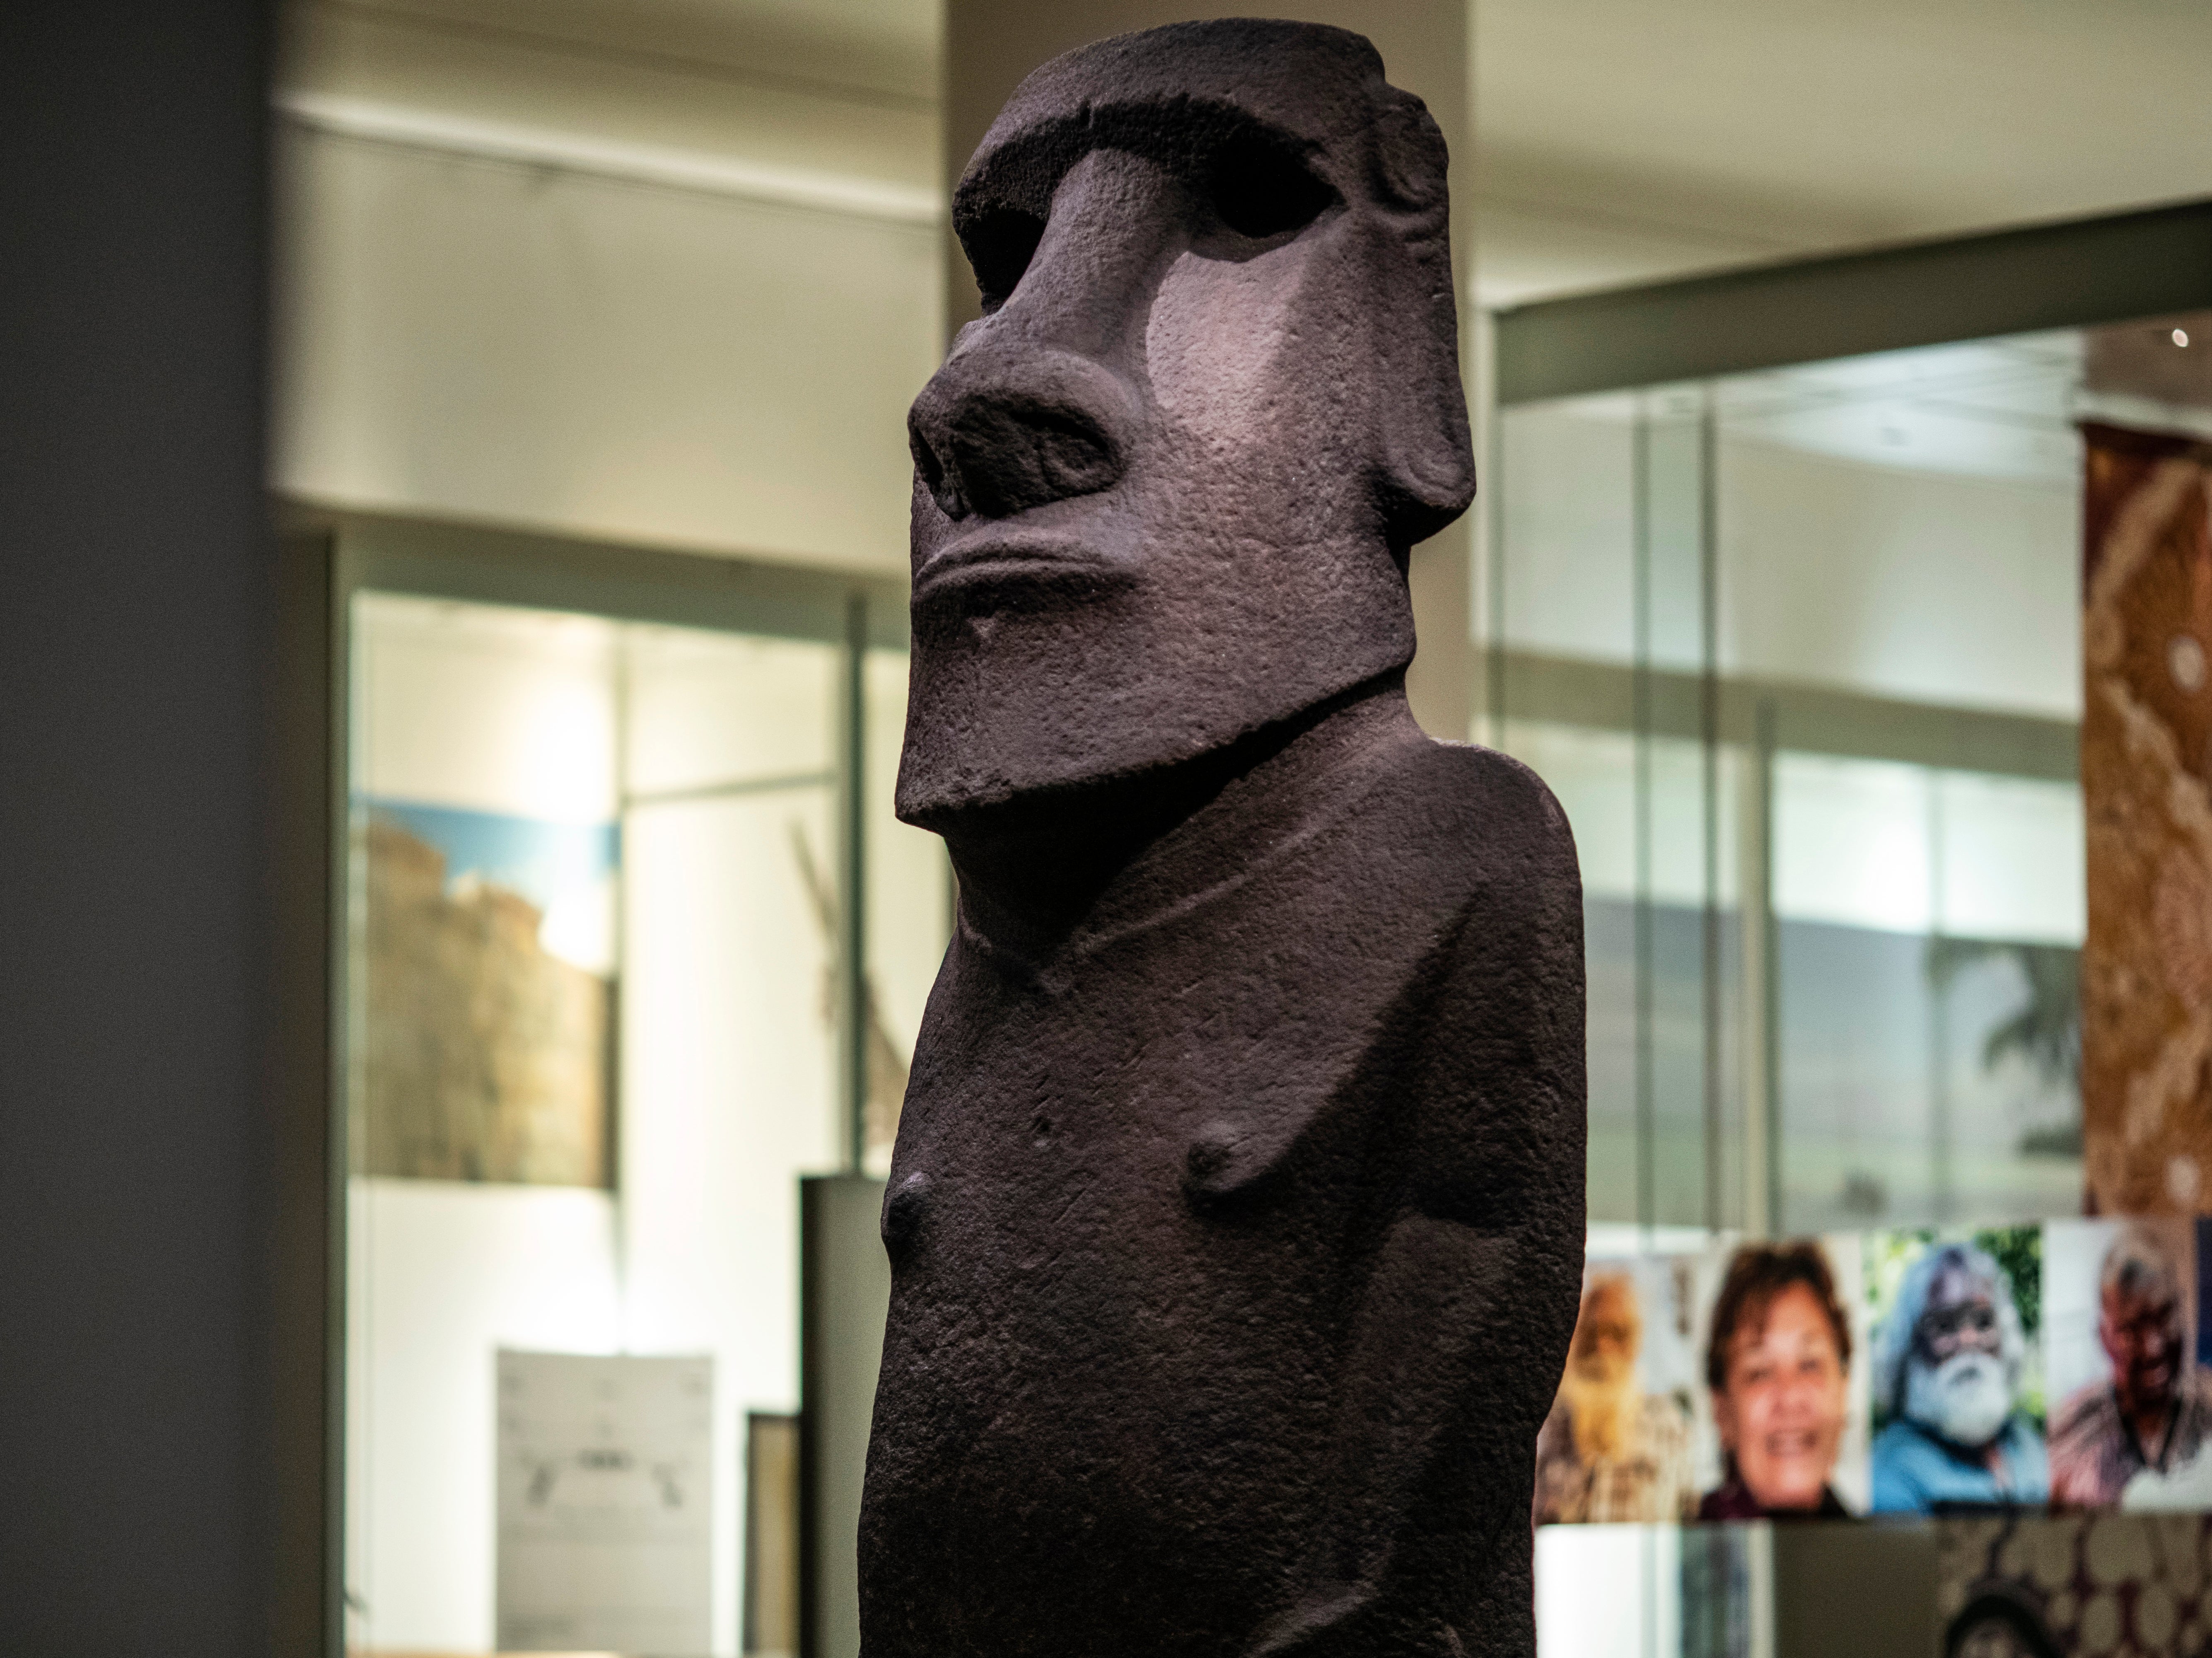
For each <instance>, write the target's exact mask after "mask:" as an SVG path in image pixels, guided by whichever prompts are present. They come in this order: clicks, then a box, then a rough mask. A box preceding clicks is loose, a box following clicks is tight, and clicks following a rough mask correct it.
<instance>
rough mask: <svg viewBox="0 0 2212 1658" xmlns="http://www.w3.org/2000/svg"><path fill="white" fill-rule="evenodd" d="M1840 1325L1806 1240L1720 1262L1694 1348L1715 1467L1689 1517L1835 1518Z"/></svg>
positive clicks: (1841, 1409)
mask: <svg viewBox="0 0 2212 1658" xmlns="http://www.w3.org/2000/svg"><path fill="white" fill-rule="evenodd" d="M1850 1371H1851V1327H1850V1318H1849V1316H1848V1315H1846V1314H1845V1313H1844V1307H1843V1303H1842V1301H1841V1299H1840V1298H1839V1297H1838V1296H1837V1294H1836V1279H1835V1274H1834V1272H1832V1270H1831V1268H1830V1266H1829V1265H1828V1258H1827V1255H1826V1253H1825V1252H1824V1251H1823V1250H1822V1249H1821V1248H1820V1245H1819V1244H1818V1243H1817V1242H1814V1241H1813V1240H1812V1239H1810V1238H1805V1239H1800V1240H1798V1241H1797V1242H1792V1243H1771V1244H1770V1243H1754V1244H1747V1245H1745V1246H1744V1247H1743V1248H1741V1249H1738V1250H1737V1251H1736V1252H1735V1255H1734V1256H1733V1257H1731V1258H1730V1260H1729V1268H1728V1276H1727V1278H1725V1279H1723V1282H1722V1284H1721V1291H1720V1295H1719V1297H1717V1299H1716V1300H1715V1302H1714V1303H1713V1318H1712V1328H1711V1333H1710V1334H1709V1335H1708V1337H1707V1339H1706V1344H1705V1386H1706V1388H1708V1390H1709V1392H1710V1396H1711V1400H1712V1407H1713V1425H1714V1427H1715V1428H1716V1429H1717V1430H1718V1431H1719V1434H1720V1440H1721V1449H1722V1453H1723V1456H1724V1458H1725V1459H1726V1465H1725V1468H1724V1472H1723V1478H1722V1480H1721V1483H1720V1485H1718V1486H1717V1488H1715V1489H1714V1490H1712V1491H1708V1492H1706V1493H1705V1498H1704V1500H1703V1501H1702V1502H1700V1503H1699V1505H1698V1518H1699V1519H1700V1520H1761V1519H1766V1518H1769V1517H1771V1516H1774V1515H1814V1516H1815V1517H1818V1518H1821V1519H1842V1518H1843V1517H1844V1516H1845V1515H1847V1514H1848V1513H1849V1512H1850V1510H1849V1509H1845V1508H1844V1504H1843V1502H1842V1499H1840V1498H1839V1497H1837V1495H1836V1493H1835V1489H1834V1487H1833V1486H1832V1485H1831V1484H1830V1483H1829V1482H1830V1481H1831V1480H1832V1479H1833V1478H1834V1475H1835V1472H1836V1462H1837V1459H1838V1456H1839V1455H1841V1454H1842V1450H1843V1443H1844V1431H1845V1430H1846V1429H1847V1428H1848V1427H1849V1426H1850Z"/></svg>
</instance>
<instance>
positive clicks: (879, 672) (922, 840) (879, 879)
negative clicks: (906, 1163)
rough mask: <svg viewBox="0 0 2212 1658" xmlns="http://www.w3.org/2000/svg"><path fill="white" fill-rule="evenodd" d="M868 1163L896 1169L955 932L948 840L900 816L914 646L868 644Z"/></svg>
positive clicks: (874, 1169) (876, 1169) (873, 1169)
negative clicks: (931, 1008) (894, 1151)
mask: <svg viewBox="0 0 2212 1658" xmlns="http://www.w3.org/2000/svg"><path fill="white" fill-rule="evenodd" d="M866 675H867V677H866V694H867V705H868V710H867V734H866V765H867V795H866V811H867V882H868V913H867V928H868V975H869V988H870V1002H871V1005H872V1024H871V1029H870V1034H869V1062H868V1071H869V1076H868V1092H869V1102H868V1104H869V1133H868V1156H867V1163H868V1171H869V1172H870V1173H871V1174H875V1175H883V1174H887V1173H889V1172H890V1149H891V1139H892V1137H893V1135H894V1134H895V1133H896V1129H897V1123H898V1107H899V1105H900V1103H901V1102H902V1100H903V1099H904V1097H905V1094H906V1076H907V1067H908V1066H909V1065H910V1064H911V1063H912V1062H913V1060H914V1044H915V1037H916V1036H917V1035H919V1034H920V1032H921V1014H922V1009H923V1008H924V1006H925V1005H927V1003H928V1000H929V989H930V987H931V986H932V985H933V984H934V983H936V981H937V969H938V966H939V963H942V962H943V961H944V959H945V943H946V941H947V940H948V939H949V938H951V915H952V908H951V904H952V870H951V865H950V863H948V862H947V860H946V859H945V843H944V842H943V841H940V840H939V839H938V838H937V837H936V836H935V835H931V834H929V833H927V831H925V830H922V829H914V828H911V827H909V826H908V825H907V824H905V823H900V822H899V821H898V818H897V817H896V814H895V812H894V811H893V802H894V800H895V799H896V793H897V786H898V762H899V750H900V748H901V747H902V745H903V744H904V743H905V740H906V680H907V653H905V652H904V651H886V650H873V651H870V652H869V653H868V656H867V665H866Z"/></svg>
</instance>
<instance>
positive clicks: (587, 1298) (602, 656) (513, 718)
mask: <svg viewBox="0 0 2212 1658" xmlns="http://www.w3.org/2000/svg"><path fill="white" fill-rule="evenodd" d="M839 661H840V653H839V651H838V650H837V648H836V647H832V646H829V645H826V644H818V643H810V642H800V641H785V640H769V639H761V638H753V637H748V636H743V635H730V634H719V633H708V632H704V631H699V630H694V629H672V628H658V627H643V626H637V625H632V624H625V623H615V622H611V621H607V620H604V619H600V618H595V617H587V616H567V615H556V614H551V613H547V612H544V611H532V610H518V609H514V608H511V607H505V606H498V605H490V604H457V603H447V602H443V601H432V600H426V599H419V598H405V597H400V596H396V595H390V594H380V593H365V594H362V595H360V596H358V597H357V598H356V600H355V602H354V606H353V630H352V662H353V671H354V687H353V705H352V706H353V722H354V731H353V741H352V744H351V752H352V755H353V756H354V760H353V763H354V767H355V770H354V774H353V777H352V779H351V787H352V796H353V808H354V809H353V820H354V847H355V855H354V859H353V866H352V882H351V897H350V902H349V918H348V920H349V940H350V944H351V953H350V964H349V981H348V982H349V1032H350V1041H349V1054H350V1061H349V1063H350V1066H351V1075H350V1090H349V1098H350V1102H351V1110H352V1122H353V1133H352V1149H353V1156H352V1164H351V1166H352V1170H353V1172H352V1174H351V1175H350V1176H349V1183H348V1195H349V1259H348V1280H349V1281H348V1291H349V1313H348V1318H349V1350H348V1387H349V1394H348V1400H347V1418H346V1450H347V1477H348V1491H347V1544H346V1582H347V1588H348V1594H349V1631H348V1634H349V1646H350V1647H351V1648H352V1649H356V1650H359V1651H362V1652H403V1651H416V1652H421V1651H435V1652H442V1653H469V1652H488V1651H490V1650H492V1649H494V1647H495V1643H501V1642H502V1641H504V1642H505V1643H507V1644H508V1645H511V1646H517V1647H520V1646H525V1645H528V1646H541V1647H542V1646H545V1645H549V1644H551V1645H567V1646H570V1647H603V1648H609V1649H629V1650H670V1649H678V1648H680V1649H688V1650H699V1649H702V1648H703V1649H711V1650H712V1651H714V1652H716V1653H734V1652H736V1651H737V1650H738V1631H739V1619H740V1606H739V1604H738V1602H739V1597H740V1581H739V1580H740V1573H741V1567H742V1563H743V1562H744V1559H745V1558H746V1551H745V1539H744V1526H745V1519H744V1516H745V1515H746V1513H747V1511H748V1508H749V1503H748V1487H747V1467H746V1463H745V1461H744V1456H745V1451H744V1447H745V1443H746V1439H747V1435H746V1431H745V1426H746V1424H747V1422H748V1419H749V1418H755V1419H758V1420H768V1419H781V1418H787V1417H788V1416H789V1415H790V1414H791V1413H792V1412H794V1411H795V1410H796V1409H797V1406H798V1391H799V1374H798V1373H799V1357H798V1351H797V1341H798V1309H797V1305H796V1296H797V1285H798V1278H799V1273H798V1262H797V1259H796V1249H797V1238H798V1230H799V1229H798V1216H797V1178H798V1176H799V1175H800V1174H801V1173H805V1172H814V1171H818V1170H824V1169H835V1168H837V1167H839V1166H841V1165H842V1162H843V1158H844V1155H845V1145H844V1141H843V1136H842V1126H841V1121H840V1118H839V1114H838V1113H837V1111H836V1108H835V1103H834V1101H835V1093H836V1090H835V1086H834V1070H833V1064H832V1058H833V1044H832V1030H831V1018H832V1014H833V1010H834V1005H835V998H834V995H833V981H832V978H831V962H832V957H833V936H834V932H835V916H836V908H837V904H838V902H839V898H838V894H837V890H836V872H837V870H838V868H839V859H838V847H837V844H836V829H835V821H834V813H833V801H834V798H835V793H836V772H837V767H838V764H839V759H840V756H839V749H838V744H837V740H836V735H837V732H838V730H839V724H838V719H837V714H836V703H837V698H836V687H837V684H838V665H839ZM502 1353H504V1354H505V1355H506V1357H505V1358H504V1359H502V1358H501V1355H502ZM521 1354H532V1355H536V1354H550V1355H601V1356H614V1355H634V1356H662V1357H664V1358H665V1360H666V1361H669V1362H665V1363H660V1364H659V1365H658V1366H657V1367H655V1366H638V1367H634V1368H633V1369H631V1370H621V1369H619V1368H610V1366H609V1365H608V1364H607V1363H602V1364H601V1365H600V1366H599V1369H597V1370H592V1369H590V1368H588V1367H579V1366H578V1365H577V1364H575V1363H574V1362H571V1363H569V1364H568V1367H567V1368H566V1369H563V1368H562V1363H561V1361H560V1360H559V1359H557V1358H556V1359H554V1360H551V1361H543V1360H538V1359H536V1358H519V1357H518V1355H521ZM678 1360H681V1361H684V1362H682V1363H675V1362H674V1361H678ZM702 1361H703V1362H702ZM571 1395H573V1397H572V1396H571ZM625 1400H630V1401H632V1402H629V1403H626V1402H625ZM687 1401H690V1402H687ZM633 1411H635V1412H648V1413H649V1412H656V1411H657V1412H659V1416H658V1417H656V1418H653V1420H654V1421H659V1422H661V1423H662V1424H664V1427H665V1431H666V1433H673V1434H675V1435H676V1436H677V1439H678V1440H681V1441H682V1442H683V1443H682V1445H681V1446H679V1447H678V1448H677V1449H675V1450H671V1452H669V1454H668V1455H666V1456H664V1457H661V1458H660V1459H659V1461H653V1460H652V1459H641V1458H640V1457H638V1456H636V1455H633V1454H632V1453H631V1451H630V1450H629V1449H627V1448H625V1447H627V1446H629V1445H630V1443H631V1440H630V1439H628V1438H625V1437H624V1436H625V1435H633V1436H634V1435H635V1434H641V1433H642V1434H647V1436H649V1435H650V1434H651V1433H652V1432H653V1431H658V1430H654V1429H653V1428H652V1427H651V1426H650V1424H647V1425H645V1426H640V1425H639V1424H641V1423H645V1422H646V1417H645V1416H642V1415H641V1416H637V1417H636V1418H635V1420H633V1419H632V1417H631V1416H629V1415H625V1414H624V1412H633ZM564 1412H565V1413H566V1414H564ZM670 1412H678V1413H679V1414H681V1413H683V1412H689V1413H690V1414H688V1415H684V1416H683V1418H682V1420H681V1421H678V1418H677V1417H676V1416H671V1415H670ZM571 1418H574V1419H573V1421H572V1420H571ZM548 1424H551V1425H550V1426H549V1425H548ZM562 1424H568V1425H566V1426H563V1425H562ZM563 1434H568V1435H570V1436H572V1438H573V1437H574V1436H582V1439H581V1441H579V1442H590V1443H599V1441H595V1440H592V1436H593V1435H595V1434H596V1435H599V1436H600V1438H601V1439H602V1440H604V1443H603V1444H601V1446H600V1448H599V1450H598V1451H596V1452H594V1451H591V1450H590V1448H589V1444H588V1443H587V1444H586V1448H585V1449H584V1450H577V1449H576V1448H575V1447H574V1445H573V1444H570V1443H569V1442H568V1440H564V1439H562V1435H563ZM532 1435H535V1436H537V1437H536V1438H534V1439H533V1438H531V1437H530V1436H532ZM549 1435H550V1438H548V1437H547V1436H549ZM664 1437H665V1434H664ZM755 1437H758V1436H757V1435H756V1436H755ZM669 1442H670V1443H671V1444H674V1443H675V1441H673V1440H671V1441H669ZM518 1445H520V1446H521V1449H520V1450H518V1449H517V1446H518ZM548 1445H552V1446H555V1447H556V1449H555V1450H548V1449H546V1447H547V1446H548ZM562 1445H567V1446H568V1448H567V1449H565V1450H564V1449H559V1447H560V1446H562ZM684 1447H690V1448H684ZM519 1455H520V1456H522V1457H524V1458H525V1459H526V1466H523V1467H521V1468H520V1473H517V1464H516V1461H515V1459H516V1457H517V1456H519ZM532 1457H534V1458H536V1459H537V1460H536V1461H527V1459H529V1458H532ZM625 1458H627V1459H628V1460H624V1459H625ZM686 1458H690V1459H691V1461H686V1460H685V1459H686ZM502 1459H504V1461H505V1467H504V1468H503V1469H502ZM693 1462H696V1467H694V1466H693V1465H692V1464H693ZM648 1463H649V1464H650V1466H648ZM769 1473H771V1474H773V1473H774V1470H769ZM495 1474H496V1476H497V1477H496V1478H495ZM509 1475H513V1476H514V1477H513V1478H509V1477H508V1476H509ZM564 1481H565V1482H568V1485H567V1487H566V1488H565V1489H570V1490H580V1489H582V1485H580V1483H579V1482H592V1481H596V1482H598V1483H597V1484H596V1485H592V1491H593V1492H594V1493H595V1495H594V1496H593V1497H592V1499H591V1501H592V1503H593V1504H595V1505H596V1509H595V1512H596V1515H597V1516H598V1517H597V1518H596V1519H594V1520H592V1521H591V1522H590V1523H591V1524H592V1525H595V1526H600V1527H609V1526H611V1527H615V1528H616V1530H617V1531H621V1528H622V1527H630V1530H629V1531H626V1532H623V1533H622V1537H623V1539H627V1540H628V1542H625V1543H622V1544H621V1546H629V1545H630V1544H635V1546H637V1547H638V1548H641V1549H646V1552H645V1553H641V1554H638V1555H636V1556H635V1558H637V1559H639V1560H644V1559H646V1558H657V1559H659V1560H660V1561H661V1562H662V1564H661V1565H660V1566H659V1567H656V1568H654V1569H653V1571H655V1572H658V1573H659V1576H657V1577H653V1594H652V1596H648V1597H647V1599H648V1600H651V1604H649V1605H641V1606H639V1607H636V1608H633V1612H634V1613H635V1616H634V1617H633V1618H632V1621H631V1622H630V1623H629V1625H623V1624H622V1623H621V1622H620V1621H619V1620H616V1621H613V1622H610V1621H608V1620H607V1619H605V1618H600V1619H599V1620H598V1621H596V1622H594V1621H593V1620H592V1616H586V1615H585V1614H582V1613H576V1612H569V1611H563V1610H562V1606H563V1604H564V1603H563V1600H562V1596H563V1594H564V1593H568V1594H569V1599H570V1600H574V1599H575V1597H574V1594H573V1593H569V1592H570V1590H571V1589H572V1588H573V1585H571V1584H569V1583H567V1582H563V1573H562V1571H561V1570H558V1569H556V1568H549V1566H548V1564H547V1563H548V1562H549V1561H556V1562H557V1561H559V1560H571V1561H573V1562H574V1567H573V1570H572V1571H571V1572H570V1573H569V1574H568V1576H573V1577H574V1578H575V1579H576V1580H577V1581H579V1582H580V1581H581V1579H582V1577H583V1576H588V1574H589V1571H590V1570H599V1569H602V1567H603V1564H604V1559H605V1558H607V1557H605V1556H604V1555H602V1556H598V1557H593V1556H590V1555H588V1553H572V1554H563V1553H562V1552H561V1551H562V1549H564V1548H568V1547H570V1546H572V1545H573V1544H574V1537H571V1536H568V1535H566V1534H563V1533H561V1531H560V1527H562V1526H565V1525H574V1524H576V1523H580V1522H578V1521H576V1519H575V1514H574V1511H572V1510H569V1509H561V1510H560V1511H559V1512H560V1515H562V1516H565V1517H555V1518H546V1517H544V1516H538V1517H535V1518H533V1517H532V1515H528V1514H524V1515H522V1517H521V1520H520V1521H518V1518H517V1516H518V1514H520V1512H521V1509H522V1508H523V1507H525V1506H526V1505H527V1504H529V1503H540V1502H541V1499H544V1494H545V1492H546V1491H551V1490H559V1489H564V1487H563V1485H562V1482H564ZM777 1489H778V1490H781V1485H778V1486H777ZM533 1492H534V1493H536V1495H532V1493H533ZM502 1494H504V1495H503V1496H502ZM502 1502H504V1503H505V1504H506V1506H505V1507H502V1506H501V1503H502ZM626 1504H627V1505H629V1506H627V1507H626V1506H625V1505H626ZM750 1506H757V1504H755V1505H750ZM555 1508H558V1505H557V1504H556V1505H555ZM546 1515H554V1509H547V1510H546ZM533 1526H534V1527H536V1528H535V1529H534V1530H533V1529H532V1527H533ZM548 1527H550V1528H551V1529H550V1531H549V1530H548ZM609 1534H610V1535H612V1533H609ZM549 1537H550V1543H549V1542H548V1539H549ZM648 1543H650V1545H651V1547H650V1548H647V1544H648ZM655 1550H657V1551H658V1553H657V1554H656V1553H654V1552H653V1551H655ZM593 1558H598V1559H599V1560H600V1561H601V1563H602V1567H594V1566H592V1564H590V1562H591V1560H592V1559H593ZM518 1563H520V1564H518ZM695 1568H696V1580H695V1579H694V1578H693V1577H692V1576H690V1574H691V1573H692V1572H693V1571H694V1570H695ZM533 1574H534V1575H533ZM647 1576H648V1577H652V1573H648V1574H647ZM640 1581H641V1582H642V1581H645V1580H643V1579H641V1580H640ZM653 1596H657V1597H658V1598H657V1599H653ZM655 1618H658V1619H659V1622H657V1623H656V1622H654V1621H653V1619H655ZM564 1620H565V1621H564ZM687 1620H690V1621H687ZM695 1623H696V1633H693V1632H690V1631H693V1630H694V1627H695ZM626 1630H627V1631H629V1632H628V1633H625V1632H624V1631H626ZM653 1631H682V1633H679V1634H678V1635H673V1636H668V1635H657V1634H655V1633H653ZM568 1637H574V1638H568ZM671 1643H672V1644H671Z"/></svg>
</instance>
